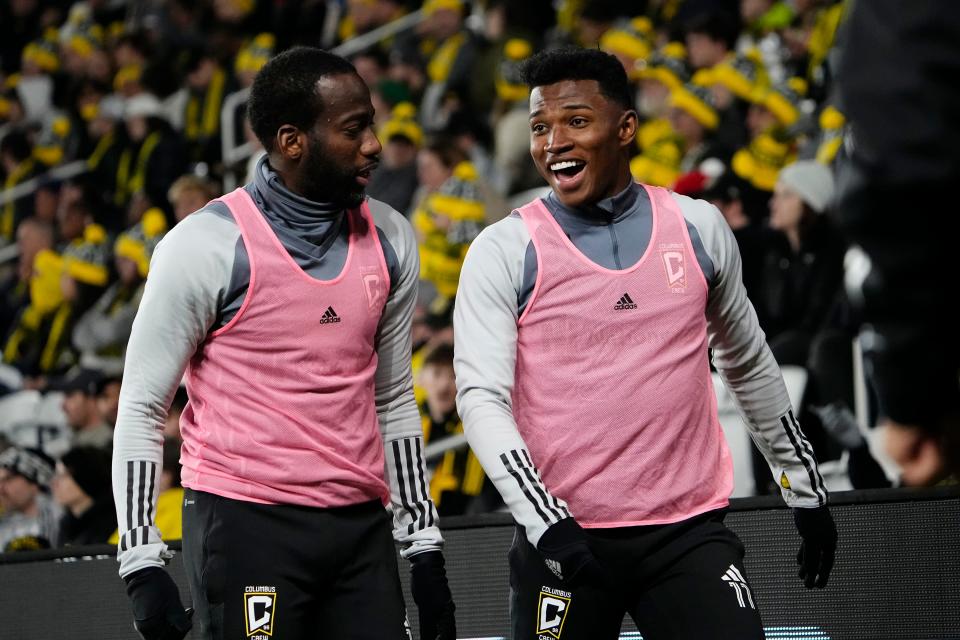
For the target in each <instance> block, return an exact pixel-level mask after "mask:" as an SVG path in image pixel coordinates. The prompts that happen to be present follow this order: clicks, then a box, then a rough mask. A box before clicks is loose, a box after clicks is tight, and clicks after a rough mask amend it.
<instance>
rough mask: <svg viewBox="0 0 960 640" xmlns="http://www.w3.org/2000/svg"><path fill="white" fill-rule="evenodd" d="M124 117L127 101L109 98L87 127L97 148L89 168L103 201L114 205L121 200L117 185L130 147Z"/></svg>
mask: <svg viewBox="0 0 960 640" xmlns="http://www.w3.org/2000/svg"><path fill="white" fill-rule="evenodd" d="M122 116H123V101H122V100H121V99H120V98H118V97H117V96H107V97H105V98H103V99H102V100H101V101H100V103H99V104H98V105H97V111H96V114H95V115H94V116H93V118H92V119H91V120H90V121H89V122H88V124H87V133H88V135H89V136H90V137H91V138H92V139H93V140H96V145H95V146H94V148H93V151H91V153H90V155H89V156H88V157H87V168H88V169H89V171H90V173H91V174H92V175H93V177H94V180H95V181H96V183H97V184H98V185H99V186H100V188H101V189H102V193H103V198H104V200H106V201H107V202H109V203H111V204H122V198H121V202H118V201H117V198H118V194H117V184H118V180H120V178H121V177H120V175H119V170H120V160H121V158H122V156H123V152H124V150H125V149H126V147H127V144H128V142H127V132H126V129H125V128H124V127H123V126H121V125H120V122H121V118H122Z"/></svg>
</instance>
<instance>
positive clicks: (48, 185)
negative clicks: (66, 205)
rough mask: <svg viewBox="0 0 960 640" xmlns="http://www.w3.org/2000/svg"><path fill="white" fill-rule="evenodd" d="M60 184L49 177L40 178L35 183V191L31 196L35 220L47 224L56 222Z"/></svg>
mask: <svg viewBox="0 0 960 640" xmlns="http://www.w3.org/2000/svg"><path fill="white" fill-rule="evenodd" d="M61 187H62V183H61V182H60V181H59V180H56V179H51V178H49V177H44V178H41V179H40V180H39V181H38V182H37V190H36V191H35V192H34V194H33V215H32V216H30V217H31V218H35V219H37V220H40V221H42V222H46V223H48V224H54V223H55V222H56V220H57V211H58V210H59V208H60V191H61Z"/></svg>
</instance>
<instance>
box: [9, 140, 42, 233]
mask: <svg viewBox="0 0 960 640" xmlns="http://www.w3.org/2000/svg"><path fill="white" fill-rule="evenodd" d="M0 168H2V169H3V174H4V175H5V176H6V179H5V180H4V183H3V191H4V193H6V192H7V191H9V190H10V189H13V188H14V187H16V186H17V185H19V184H23V183H24V182H26V181H27V180H30V179H31V178H33V177H34V176H36V174H37V166H36V163H35V162H34V160H33V157H32V155H31V150H30V141H29V140H28V139H27V136H26V134H25V133H23V132H22V131H12V132H10V133H8V134H7V135H6V136H4V138H3V140H2V141H0ZM29 195H30V194H25V195H23V196H20V197H19V198H14V199H11V200H8V201H7V202H5V203H4V204H3V209H2V210H0V241H6V242H12V241H13V240H14V238H15V237H16V235H15V234H16V231H17V227H18V226H19V225H20V222H21V221H23V220H24V219H25V218H27V216H29V215H30V214H31V213H32V207H33V199H32V198H30V197H29Z"/></svg>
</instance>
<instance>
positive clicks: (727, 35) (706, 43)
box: [686, 11, 739, 69]
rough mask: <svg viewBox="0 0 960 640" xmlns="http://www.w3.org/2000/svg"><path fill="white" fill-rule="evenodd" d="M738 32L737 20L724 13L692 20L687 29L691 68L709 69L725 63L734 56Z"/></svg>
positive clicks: (715, 13)
mask: <svg viewBox="0 0 960 640" xmlns="http://www.w3.org/2000/svg"><path fill="white" fill-rule="evenodd" d="M738 31H739V30H738V28H737V21H736V19H735V18H734V17H733V16H731V15H730V14H729V13H726V12H723V11H716V12H708V13H701V14H699V15H697V16H695V17H694V18H692V19H691V20H690V23H689V24H688V25H687V29H686V41H687V42H686V44H687V51H688V52H689V60H690V66H692V67H693V68H694V69H709V68H710V67H713V66H715V65H718V64H720V63H721V62H723V61H724V60H725V59H726V58H727V57H729V56H731V55H732V54H733V50H734V46H735V44H736V42H737V34H738Z"/></svg>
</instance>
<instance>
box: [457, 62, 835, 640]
mask: <svg viewBox="0 0 960 640" xmlns="http://www.w3.org/2000/svg"><path fill="white" fill-rule="evenodd" d="M524 73H525V79H526V82H527V84H528V85H529V87H530V88H531V94H530V152H531V155H532V156H533V160H534V162H535V163H536V166H537V168H538V170H539V171H540V174H541V175H542V176H543V177H544V179H545V180H546V181H547V182H548V183H549V185H550V187H551V188H552V191H551V193H550V194H549V195H548V196H546V197H545V198H543V199H538V200H535V201H533V202H531V203H529V204H527V205H526V206H523V207H521V208H520V209H518V210H517V211H514V212H513V213H512V214H511V215H510V216H509V217H507V218H505V219H504V220H502V221H500V222H498V223H497V224H494V225H492V226H490V227H488V228H487V229H486V230H485V231H484V232H483V233H481V234H480V236H479V237H478V238H477V240H476V241H474V243H473V245H472V246H471V248H470V251H469V253H468V254H467V258H466V262H465V264H464V267H463V271H462V274H461V277H460V285H459V290H458V293H457V302H456V307H455V313H454V326H455V331H454V335H455V340H456V358H455V368H456V374H457V387H458V389H459V397H458V405H459V410H460V415H461V416H462V417H463V421H464V427H465V431H466V434H467V437H468V439H469V441H470V446H471V448H472V449H473V451H474V453H475V454H476V455H477V456H478V457H479V459H480V461H481V463H482V465H483V467H484V469H485V471H486V473H487V475H488V476H489V477H490V478H491V480H493V482H494V483H495V485H496V486H497V488H498V489H499V491H500V493H501V494H502V495H503V497H504V500H505V502H506V504H507V505H508V507H509V508H510V511H511V513H512V514H513V516H514V518H515V519H516V521H517V523H518V524H519V529H518V534H517V536H516V537H515V542H514V547H513V549H512V550H511V553H510V571H511V581H510V583H511V587H512V606H511V614H512V625H513V637H514V638H516V639H518V640H520V639H523V640H527V639H529V638H538V637H540V638H542V637H545V636H546V637H555V638H561V637H562V639H563V640H578V639H586V638H589V639H590V640H605V639H607V638H611V639H612V638H616V637H617V636H618V633H619V630H620V625H621V623H622V620H623V616H624V614H625V613H629V614H630V615H631V616H632V617H633V619H634V620H635V622H636V623H637V626H638V628H639V629H640V631H641V632H642V634H643V636H644V638H651V639H661V638H670V639H677V640H686V639H693V638H698V639H699V638H719V637H724V638H737V639H738V640H748V639H760V638H763V629H762V627H761V623H760V615H759V613H758V611H757V603H756V600H755V599H754V597H753V594H752V592H751V590H750V587H749V583H748V582H747V579H746V576H745V572H744V568H743V554H744V549H743V545H742V544H741V543H740V541H739V539H738V538H737V536H736V535H735V534H734V533H733V532H732V531H730V530H729V529H728V528H727V527H726V526H724V524H723V518H724V514H725V511H726V508H727V506H728V499H729V496H730V493H731V491H732V488H733V473H732V466H731V461H730V454H729V452H728V450H727V446H726V443H725V441H724V437H723V432H722V430H721V427H720V424H719V422H718V420H717V414H716V400H715V396H714V392H713V388H712V381H711V375H710V364H709V360H708V352H707V349H708V347H710V348H712V349H713V352H714V362H715V364H716V366H717V368H718V370H719V371H720V373H721V375H723V377H724V378H725V380H726V384H727V386H728V387H729V388H730V390H731V391H732V392H733V394H734V396H735V397H736V400H737V402H738V404H739V406H740V407H741V409H742V413H743V417H744V420H745V422H746V424H747V426H748V428H749V429H750V431H751V435H752V436H753V439H754V441H755V442H756V443H757V445H758V446H759V447H760V449H761V451H762V452H763V453H764V455H765V456H766V458H767V461H768V463H769V465H770V468H771V470H772V471H773V474H774V477H775V478H777V479H778V480H779V481H780V485H781V487H782V492H783V497H784V499H785V500H786V502H787V504H789V505H790V506H792V507H794V514H795V519H796V524H797V528H798V530H799V532H800V535H801V537H802V543H801V553H800V562H801V570H800V575H801V577H802V578H803V579H804V581H805V584H806V586H808V587H812V586H814V585H816V586H818V587H822V586H824V585H825V584H826V581H827V577H828V575H829V572H830V569H831V566H832V564H833V556H834V549H835V546H836V535H837V534H836V528H835V526H834V523H833V520H832V517H831V515H830V512H829V510H828V508H827V506H826V502H827V493H826V490H825V488H824V486H823V480H822V478H821V477H820V474H819V472H818V470H817V462H816V460H815V459H814V456H813V454H812V449H811V448H810V446H809V444H808V443H807V442H806V440H805V438H804V436H803V433H802V432H801V431H800V428H799V425H798V424H797V421H796V419H795V418H794V414H793V410H792V408H791V406H790V400H789V398H788V397H787V393H786V389H785V387H784V383H783V379H782V377H781V374H780V370H779V368H778V366H777V363H776V361H775V360H774V358H773V355H772V354H771V353H770V350H769V349H768V348H767V346H766V343H765V342H764V336H763V332H762V331H761V330H760V327H759V325H758V323H757V318H756V314H755V313H754V310H753V307H752V306H751V304H750V302H749V300H748V299H747V296H746V292H745V290H744V287H743V284H742V282H741V269H740V256H739V252H738V251H737V246H736V241H735V240H734V237H733V234H732V232H731V231H730V229H729V227H728V226H727V225H726V223H725V222H724V220H723V217H722V216H721V214H720V213H719V212H718V211H717V210H716V209H715V208H714V207H713V206H711V205H709V204H708V203H706V202H703V201H697V200H691V199H690V198H686V197H684V196H680V195H677V194H674V193H671V192H669V191H667V190H665V189H660V188H654V187H648V186H644V185H641V184H636V183H634V182H633V181H632V178H631V176H630V168H629V160H630V152H629V149H630V145H632V144H633V140H634V136H635V134H636V129H637V114H636V112H635V111H634V110H633V107H632V101H631V96H630V92H629V90H628V85H627V78H626V74H625V73H624V71H623V67H622V66H621V65H620V63H619V62H618V61H617V59H616V58H614V57H612V56H609V55H607V54H605V53H602V52H600V51H594V50H582V49H567V50H553V51H547V52H544V53H541V54H539V55H537V56H534V57H533V58H531V59H530V61H529V62H528V63H527V65H526V67H525V70H524ZM561 632H562V636H561Z"/></svg>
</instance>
